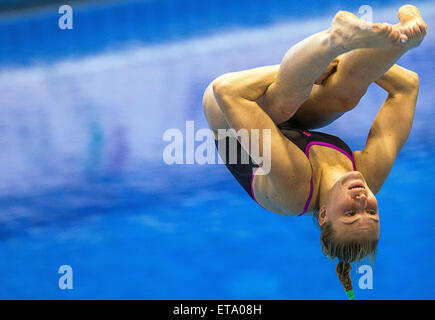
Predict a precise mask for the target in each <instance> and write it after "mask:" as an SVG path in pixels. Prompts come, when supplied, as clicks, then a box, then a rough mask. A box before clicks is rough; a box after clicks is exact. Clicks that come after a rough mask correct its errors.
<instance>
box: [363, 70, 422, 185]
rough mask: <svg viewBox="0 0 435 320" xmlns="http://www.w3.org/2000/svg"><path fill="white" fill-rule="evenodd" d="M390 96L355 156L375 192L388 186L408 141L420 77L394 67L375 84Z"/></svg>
mask: <svg viewBox="0 0 435 320" xmlns="http://www.w3.org/2000/svg"><path fill="white" fill-rule="evenodd" d="M376 84H378V85H379V86H380V87H382V88H383V89H385V90H386V91H387V92H388V97H387V99H386V100H385V102H384V104H383V105H382V107H381V109H380V110H379V112H378V114H377V115H376V118H375V120H374V122H373V124H372V126H371V128H370V132H369V135H368V138H367V143H366V146H365V147H364V149H363V150H362V151H357V152H356V153H355V162H356V165H357V168H359V167H360V168H363V170H364V171H366V172H364V174H365V176H366V177H367V182H368V183H369V186H370V188H371V189H372V190H373V192H375V193H376V192H378V191H379V190H380V188H381V187H382V184H383V183H384V182H385V180H386V178H387V177H388V174H389V173H390V170H391V168H392V166H393V164H394V161H395V160H396V158H397V156H398V154H399V152H400V150H401V149H402V147H403V145H404V144H405V142H406V140H407V139H408V136H409V133H410V132H411V127H412V122H413V120H414V113H415V107H416V103H417V96H418V90H419V80H418V75H417V74H416V73H415V72H413V71H410V70H407V69H405V68H402V67H400V66H398V65H394V66H393V67H391V69H390V70H388V71H387V72H386V73H385V74H384V75H383V76H382V77H381V78H379V79H378V80H377V81H376Z"/></svg>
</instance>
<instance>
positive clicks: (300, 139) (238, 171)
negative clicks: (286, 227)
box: [216, 122, 356, 216]
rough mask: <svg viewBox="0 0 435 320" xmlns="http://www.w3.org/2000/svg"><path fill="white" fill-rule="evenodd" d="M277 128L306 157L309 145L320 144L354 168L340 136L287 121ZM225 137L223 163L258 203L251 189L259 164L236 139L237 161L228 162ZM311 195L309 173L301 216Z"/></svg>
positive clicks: (311, 180) (306, 208) (311, 187)
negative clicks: (247, 159)
mask: <svg viewBox="0 0 435 320" xmlns="http://www.w3.org/2000/svg"><path fill="white" fill-rule="evenodd" d="M278 128H279V130H280V131H281V132H282V134H283V135H284V136H286V137H287V138H288V139H289V140H290V141H291V142H293V143H294V144H295V145H297V146H298V147H299V149H301V150H302V152H304V153H305V155H306V156H307V158H308V159H309V150H310V147H311V146H313V145H322V146H326V147H330V148H333V149H335V150H337V151H339V152H341V153H343V154H344V155H346V156H347V157H348V158H349V159H350V160H351V161H352V165H353V170H356V167H355V161H354V159H353V152H352V150H351V149H350V148H349V146H348V145H347V144H346V143H345V142H344V141H343V140H341V139H340V138H338V137H336V136H333V135H330V134H327V133H323V132H316V131H308V130H304V129H297V128H294V127H291V126H290V124H289V122H284V123H282V124H280V125H279V126H278ZM226 139H227V141H226V148H227V150H226V155H227V159H223V160H224V161H225V165H226V166H227V168H228V169H229V170H230V172H231V173H232V174H233V176H234V177H235V178H236V180H237V181H238V182H239V184H240V185H241V186H242V187H243V188H244V189H245V190H246V192H247V193H248V194H249V195H250V196H251V197H252V199H254V200H255V202H257V203H258V201H257V200H256V199H255V195H254V190H253V189H252V183H253V181H254V177H255V173H256V171H257V170H258V168H259V166H258V165H257V164H256V163H255V162H254V161H253V160H252V158H251V157H250V156H249V155H247V154H246V151H245V150H244V149H243V148H242V146H241V144H240V142H239V141H237V156H238V159H237V163H235V164H232V163H229V161H228V160H229V159H228V155H229V144H230V143H229V139H230V138H228V137H227V138H226ZM216 146H217V142H216ZM242 154H245V155H244V156H246V157H249V163H247V164H240V163H239V160H240V159H242ZM254 168H257V169H254ZM253 172H254V173H253ZM312 172H313V169H312V168H311V173H312ZM312 196H313V175H312V174H311V179H310V194H309V196H308V200H307V202H306V203H305V206H304V210H303V212H302V213H301V214H300V215H299V216H302V215H304V214H305V213H306V212H307V210H308V206H309V205H310V201H311V198H312ZM258 204H259V203H258ZM259 205H260V204H259ZM260 206H261V205H260Z"/></svg>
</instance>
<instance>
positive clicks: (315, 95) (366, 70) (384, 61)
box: [294, 5, 426, 128]
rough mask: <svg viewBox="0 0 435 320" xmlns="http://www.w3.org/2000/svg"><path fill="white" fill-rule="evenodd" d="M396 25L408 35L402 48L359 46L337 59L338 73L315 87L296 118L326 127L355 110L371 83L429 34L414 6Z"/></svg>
mask: <svg viewBox="0 0 435 320" xmlns="http://www.w3.org/2000/svg"><path fill="white" fill-rule="evenodd" d="M399 19H400V23H399V24H397V25H395V27H396V28H398V29H399V30H401V31H402V32H403V33H405V34H406V36H407V43H406V45H404V46H402V47H393V48H376V49H357V50H353V51H350V52H346V53H344V54H343V55H341V56H340V57H338V58H337V59H336V60H338V62H337V64H336V72H335V73H334V74H332V75H331V76H329V77H328V78H327V79H326V81H324V83H323V84H322V85H319V86H314V88H313V90H312V91H311V95H310V98H309V99H308V100H307V101H305V102H304V104H303V105H302V106H301V107H300V108H299V109H298V111H297V113H296V114H295V117H294V121H297V122H298V123H302V124H303V125H304V126H306V127H309V128H316V127H321V126H324V125H326V124H328V123H330V122H331V121H333V120H335V119H337V118H339V117H340V116H341V115H342V114H343V113H344V112H347V111H349V110H351V109H353V108H354V107H355V106H356V105H357V104H358V102H359V100H360V99H361V98H362V96H363V95H364V94H365V92H366V91H367V88H368V87H369V85H370V84H371V83H372V82H374V81H376V80H377V79H378V78H379V77H381V76H382V75H383V74H384V73H385V72H386V71H388V70H389V69H390V68H391V67H392V66H393V65H394V64H395V63H396V61H397V60H398V59H399V58H400V57H401V56H402V55H403V54H404V53H405V52H406V51H408V50H409V49H411V48H414V47H416V46H418V45H419V44H420V43H421V41H422V39H423V37H424V36H425V34H426V23H425V22H424V21H423V19H422V17H421V14H420V12H419V11H418V9H417V8H416V7H414V6H411V5H405V6H402V7H401V8H400V10H399Z"/></svg>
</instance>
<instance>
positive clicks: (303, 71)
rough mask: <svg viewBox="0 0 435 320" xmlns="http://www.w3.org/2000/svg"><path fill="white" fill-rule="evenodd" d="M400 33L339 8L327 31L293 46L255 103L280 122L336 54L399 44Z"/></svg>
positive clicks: (306, 95)
mask: <svg viewBox="0 0 435 320" xmlns="http://www.w3.org/2000/svg"><path fill="white" fill-rule="evenodd" d="M401 37H402V36H401V34H400V32H399V30H398V29H396V28H394V27H393V26H392V25H390V24H386V23H383V24H380V23H377V24H372V23H368V22H364V21H361V20H359V19H358V18H357V17H356V16H355V15H353V14H351V13H349V12H345V11H340V12H338V13H337V15H336V16H335V17H334V20H333V22H332V24H331V27H330V28H329V29H328V30H325V31H322V32H319V33H317V34H314V35H312V36H311V37H308V38H307V39H305V40H303V41H301V42H299V43H298V44H296V45H295V46H293V47H292V48H291V49H290V50H289V51H288V52H287V53H286V55H285V56H284V59H283V60H282V62H281V65H280V68H279V71H278V74H277V77H276V81H275V82H273V83H272V84H271V85H270V86H269V88H268V89H267V91H266V93H265V94H264V96H263V97H262V98H261V99H259V100H258V101H257V102H258V103H259V104H260V106H261V107H262V108H263V109H264V110H265V111H266V112H267V113H268V114H269V116H270V117H271V118H272V119H273V120H274V121H275V123H280V122H283V121H285V120H287V119H288V118H289V117H290V116H292V115H293V114H294V113H295V112H296V111H297V109H298V108H299V107H300V105H301V104H302V103H303V102H304V101H305V100H306V99H307V98H308V97H309V95H310V92H311V90H312V87H313V85H314V83H315V82H316V80H318V79H319V77H321V76H322V74H323V73H324V72H325V70H326V69H327V67H328V66H329V65H330V63H331V61H333V60H334V59H335V58H336V57H337V56H339V55H341V54H343V53H345V52H348V51H351V50H354V49H358V48H393V47H400V40H401Z"/></svg>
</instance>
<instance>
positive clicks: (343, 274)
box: [336, 261, 355, 300]
mask: <svg viewBox="0 0 435 320" xmlns="http://www.w3.org/2000/svg"><path fill="white" fill-rule="evenodd" d="M336 270H337V275H338V279H339V280H340V282H341V284H342V285H343V287H344V291H346V294H347V296H348V298H349V300H355V296H354V294H353V287H352V279H351V277H350V270H352V266H351V265H350V263H349V262H343V261H339V262H338V263H337V268H336Z"/></svg>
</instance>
